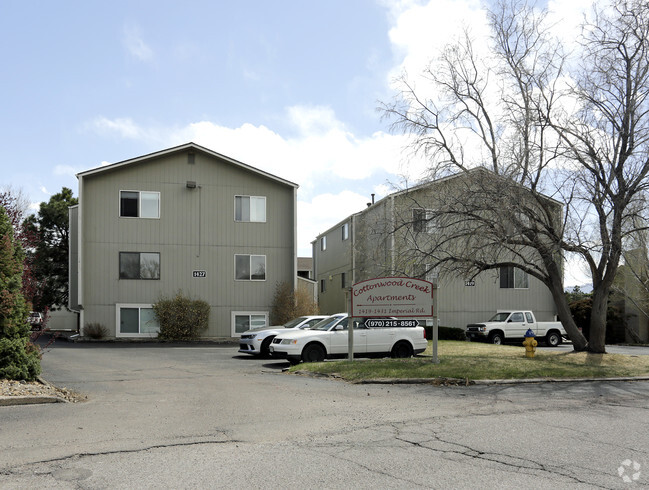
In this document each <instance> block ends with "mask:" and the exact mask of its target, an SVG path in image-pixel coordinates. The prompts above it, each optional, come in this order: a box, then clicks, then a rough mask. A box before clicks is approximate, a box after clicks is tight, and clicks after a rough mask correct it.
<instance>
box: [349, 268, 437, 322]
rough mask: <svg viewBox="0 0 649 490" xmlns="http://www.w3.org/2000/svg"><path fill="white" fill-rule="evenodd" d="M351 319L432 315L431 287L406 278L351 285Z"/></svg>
mask: <svg viewBox="0 0 649 490" xmlns="http://www.w3.org/2000/svg"><path fill="white" fill-rule="evenodd" d="M351 316H353V317H386V316H388V317H389V316H393V317H406V318H407V317H417V318H421V317H427V316H433V284H432V283H430V282H428V281H424V280H422V279H412V278H410V277H379V278H376V279H369V280H367V281H361V282H359V283H356V284H354V285H353V286H352V312H351Z"/></svg>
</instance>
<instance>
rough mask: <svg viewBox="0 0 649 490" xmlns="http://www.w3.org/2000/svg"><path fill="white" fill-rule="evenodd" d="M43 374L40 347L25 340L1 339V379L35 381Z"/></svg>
mask: <svg viewBox="0 0 649 490" xmlns="http://www.w3.org/2000/svg"><path fill="white" fill-rule="evenodd" d="M39 374H41V355H40V350H39V348H38V346H36V345H34V344H32V343H31V342H29V340H27V339H25V338H12V339H8V338H2V339H0V379H1V378H4V379H15V380H22V379H24V380H27V381H33V380H34V379H36V376H38V375H39Z"/></svg>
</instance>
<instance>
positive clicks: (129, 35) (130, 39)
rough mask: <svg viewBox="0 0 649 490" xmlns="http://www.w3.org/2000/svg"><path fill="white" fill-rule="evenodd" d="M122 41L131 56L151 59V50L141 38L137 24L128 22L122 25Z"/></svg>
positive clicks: (146, 59) (145, 59) (141, 59)
mask: <svg viewBox="0 0 649 490" xmlns="http://www.w3.org/2000/svg"><path fill="white" fill-rule="evenodd" d="M122 41H123V43H124V47H125V48H126V50H127V51H128V52H129V54H130V55H131V56H133V57H135V58H137V59H138V60H140V61H151V60H152V59H153V50H152V49H151V48H150V47H149V46H148V45H147V44H146V43H145V42H144V39H142V34H141V33H140V28H139V26H138V25H137V24H135V23H133V22H128V23H126V24H125V25H124V37H123V39H122Z"/></svg>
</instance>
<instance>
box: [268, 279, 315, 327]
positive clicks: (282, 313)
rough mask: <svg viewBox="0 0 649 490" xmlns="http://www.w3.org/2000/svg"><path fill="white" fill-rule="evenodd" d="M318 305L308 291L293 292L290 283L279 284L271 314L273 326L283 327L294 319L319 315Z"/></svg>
mask: <svg viewBox="0 0 649 490" xmlns="http://www.w3.org/2000/svg"><path fill="white" fill-rule="evenodd" d="M317 314H318V303H317V302H316V301H315V300H314V299H313V296H312V295H310V294H309V293H308V292H307V291H304V290H301V289H298V290H297V291H295V290H293V286H291V285H290V284H289V283H288V282H286V281H284V282H279V283H277V285H276V286H275V294H274V296H273V308H272V310H271V312H270V323H271V324H272V325H283V324H285V323H286V322H288V321H289V320H292V319H293V318H297V317H299V316H305V315H317Z"/></svg>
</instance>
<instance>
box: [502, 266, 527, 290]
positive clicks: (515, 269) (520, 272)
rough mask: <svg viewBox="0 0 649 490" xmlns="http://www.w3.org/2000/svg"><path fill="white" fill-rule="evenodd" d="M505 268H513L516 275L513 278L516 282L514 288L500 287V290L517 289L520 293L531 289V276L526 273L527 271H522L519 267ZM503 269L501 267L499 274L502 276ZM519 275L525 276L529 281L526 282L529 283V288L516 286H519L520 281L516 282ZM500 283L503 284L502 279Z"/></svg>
mask: <svg viewBox="0 0 649 490" xmlns="http://www.w3.org/2000/svg"><path fill="white" fill-rule="evenodd" d="M503 267H512V268H513V269H514V274H513V276H512V280H513V281H514V283H513V285H512V287H505V288H504V287H502V286H500V289H515V290H519V291H525V290H527V289H529V288H530V275H529V274H528V273H527V272H525V271H524V270H522V269H519V268H518V267H514V266H503ZM503 267H501V268H500V269H499V270H498V274H501V273H502V269H503ZM518 274H525V276H526V279H527V281H526V282H527V286H525V287H522V288H519V287H516V284H517V282H518V281H517V280H516V276H517V275H518ZM499 282H500V284H502V279H500V280H499Z"/></svg>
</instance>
